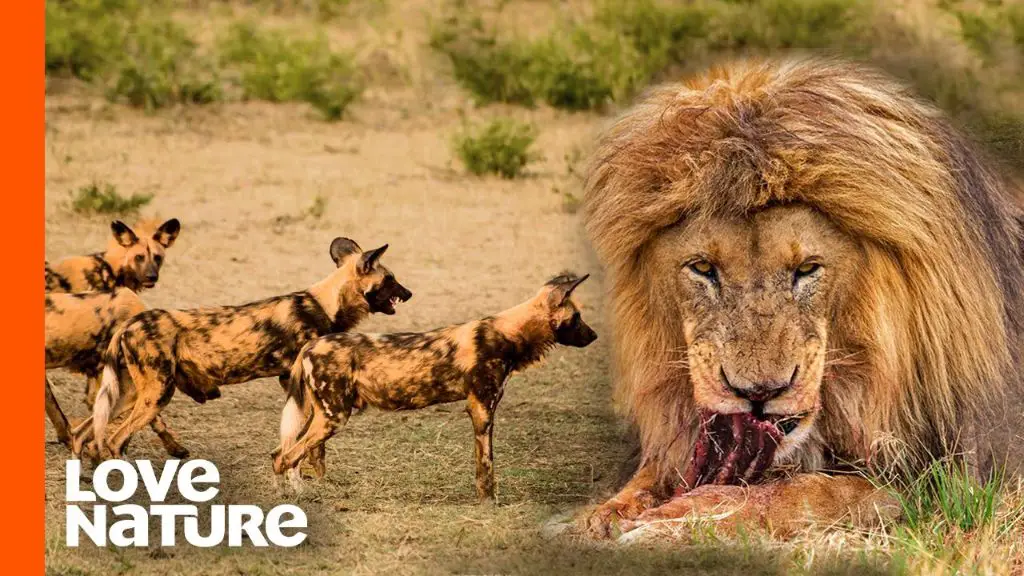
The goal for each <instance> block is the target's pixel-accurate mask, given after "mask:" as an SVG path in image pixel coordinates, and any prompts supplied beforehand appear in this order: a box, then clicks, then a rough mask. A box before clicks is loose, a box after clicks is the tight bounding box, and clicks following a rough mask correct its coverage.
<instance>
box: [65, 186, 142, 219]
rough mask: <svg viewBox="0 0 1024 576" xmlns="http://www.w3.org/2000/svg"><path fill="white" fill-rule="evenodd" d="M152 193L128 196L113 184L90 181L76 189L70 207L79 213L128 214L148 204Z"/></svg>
mask: <svg viewBox="0 0 1024 576" xmlns="http://www.w3.org/2000/svg"><path fill="white" fill-rule="evenodd" d="M152 199H153V195H152V194H132V195H131V196H129V197H125V196H122V195H121V194H119V193H118V192H117V187H116V186H114V185H113V184H109V183H107V184H103V186H102V187H101V186H100V185H99V184H98V183H95V182H94V183H92V184H90V185H88V186H82V187H81V188H79V189H78V191H76V192H75V193H74V194H73V195H72V199H71V208H72V210H74V211H75V212H78V213H81V214H130V213H132V212H137V211H138V209H139V208H141V207H143V206H145V205H146V204H149V201H150V200H152Z"/></svg>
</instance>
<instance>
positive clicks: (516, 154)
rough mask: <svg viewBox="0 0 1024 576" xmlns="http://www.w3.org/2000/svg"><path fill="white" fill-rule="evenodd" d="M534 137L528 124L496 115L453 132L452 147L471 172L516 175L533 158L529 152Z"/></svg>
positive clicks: (533, 132) (507, 176)
mask: <svg viewBox="0 0 1024 576" xmlns="http://www.w3.org/2000/svg"><path fill="white" fill-rule="evenodd" d="M535 138H536V129H535V128H534V127H533V126H532V125H530V124H524V123H521V122H517V121H515V120H512V119H508V118H499V119H497V120H493V121H491V122H489V123H488V124H486V125H484V126H482V127H477V128H475V129H465V130H463V131H462V132H460V133H459V134H456V136H455V138H454V139H453V147H454V149H455V153H456V155H457V156H458V157H459V158H460V159H461V160H462V162H463V164H465V165H466V169H467V170H469V171H470V172H471V173H473V174H476V175H483V174H497V175H499V176H501V177H502V178H516V177H517V176H520V175H521V174H522V173H523V170H524V169H525V168H526V165H527V164H528V163H529V162H530V161H532V160H535V159H537V156H536V155H535V154H534V153H532V152H531V151H530V147H531V146H532V145H533V141H534V139H535Z"/></svg>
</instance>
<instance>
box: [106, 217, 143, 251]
mask: <svg viewBox="0 0 1024 576" xmlns="http://www.w3.org/2000/svg"><path fill="white" fill-rule="evenodd" d="M110 231H111V232H113V233H114V240H117V243H118V244H120V245H121V246H124V247H125V248H127V247H129V246H131V245H132V244H135V243H136V242H138V241H139V237H138V236H136V235H135V232H133V231H132V229H131V228H129V227H128V225H127V224H125V223H124V222H121V221H120V220H114V221H113V222H111V223H110Z"/></svg>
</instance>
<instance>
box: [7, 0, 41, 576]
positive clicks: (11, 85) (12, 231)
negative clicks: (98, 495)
mask: <svg viewBox="0 0 1024 576" xmlns="http://www.w3.org/2000/svg"><path fill="white" fill-rule="evenodd" d="M3 16H4V17H3V18H2V19H0V53H2V54H3V60H2V61H3V68H2V70H3V73H4V81H5V82H4V84H5V85H6V89H5V90H3V91H0V126H2V127H3V140H2V142H3V160H4V165H5V166H4V170H3V172H2V175H3V192H2V194H3V199H4V203H3V210H2V211H0V219H2V221H0V242H2V244H0V245H2V246H4V248H5V250H4V257H3V259H4V266H3V271H4V277H3V279H2V280H0V286H2V288H0V290H2V293H3V297H4V300H5V301H6V302H7V303H8V304H7V306H5V310H4V312H3V330H2V331H0V333H2V334H3V340H4V342H3V348H2V349H3V351H4V356H5V358H4V374H3V384H2V385H0V389H2V391H3V401H2V403H0V406H2V408H3V416H2V417H0V430H2V432H3V437H4V438H5V439H6V441H5V442H4V458H3V460H4V466H3V473H2V474H0V478H2V480H0V483H2V484H0V485H2V487H3V492H2V493H0V494H2V495H3V498H2V499H0V502H2V508H0V512H2V513H0V550H2V551H3V552H4V554H3V557H4V567H5V568H6V571H7V572H13V573H15V574H42V573H43V572H44V569H45V559H44V554H45V545H46V537H45V534H44V532H45V484H44V467H45V453H44V451H43V438H44V430H45V429H44V425H45V423H44V421H45V417H44V416H43V414H44V411H43V392H42V390H40V387H39V373H40V372H43V371H44V370H45V361H44V358H43V348H44V347H43V346H42V344H43V339H44V335H43V322H42V319H43V294H42V287H43V282H42V263H43V259H44V254H45V252H44V246H43V233H44V212H43V206H44V204H43V198H44V189H45V176H44V174H45V166H44V152H45V140H44V130H45V128H44V123H45V116H44V110H45V103H44V95H45V90H46V87H45V81H46V80H45V65H44V62H45V55H44V53H45V41H44V19H45V3H44V2H40V1H38V0H27V1H22V0H18V1H13V2H12V1H8V2H4V10H3ZM12 568H13V570H12Z"/></svg>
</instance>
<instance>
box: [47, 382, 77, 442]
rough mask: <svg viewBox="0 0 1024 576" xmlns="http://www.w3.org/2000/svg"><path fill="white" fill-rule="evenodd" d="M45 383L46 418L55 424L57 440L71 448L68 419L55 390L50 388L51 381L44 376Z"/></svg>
mask: <svg viewBox="0 0 1024 576" xmlns="http://www.w3.org/2000/svg"><path fill="white" fill-rule="evenodd" d="M43 382H44V384H45V386H46V416H47V417H48V418H49V419H50V422H52V423H53V428H54V429H55V430H56V431H57V440H59V441H60V443H61V444H63V445H65V446H67V447H68V448H70V447H71V434H70V433H69V431H68V429H69V428H70V426H69V425H68V419H67V417H66V416H64V411H63V410H61V409H60V404H58V403H57V397H56V396H54V395H53V390H52V389H51V388H50V379H49V378H47V377H46V376H45V375H44V376H43Z"/></svg>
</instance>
